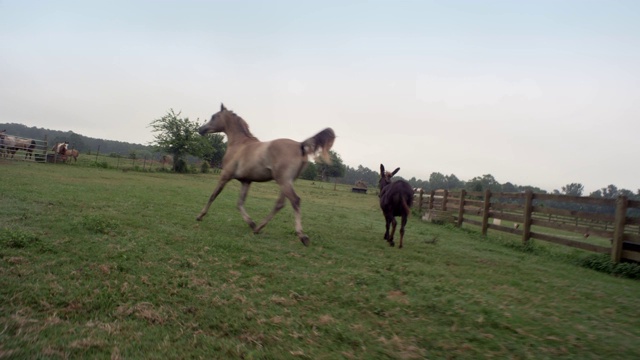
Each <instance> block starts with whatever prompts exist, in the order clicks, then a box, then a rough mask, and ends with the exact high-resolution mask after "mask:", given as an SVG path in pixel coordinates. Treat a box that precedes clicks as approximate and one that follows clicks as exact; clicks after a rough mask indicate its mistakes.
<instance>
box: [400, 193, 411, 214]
mask: <svg viewBox="0 0 640 360" xmlns="http://www.w3.org/2000/svg"><path fill="white" fill-rule="evenodd" d="M409 206H410V205H409V204H407V199H405V198H404V196H402V207H403V208H404V212H405V214H407V217H409V216H411V208H410V207H409Z"/></svg>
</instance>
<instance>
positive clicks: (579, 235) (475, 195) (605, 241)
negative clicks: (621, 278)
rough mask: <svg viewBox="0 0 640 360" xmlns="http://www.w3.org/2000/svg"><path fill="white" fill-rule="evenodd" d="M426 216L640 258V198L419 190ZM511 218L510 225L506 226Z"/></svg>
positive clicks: (526, 238)
mask: <svg viewBox="0 0 640 360" xmlns="http://www.w3.org/2000/svg"><path fill="white" fill-rule="evenodd" d="M416 196H417V197H418V201H417V202H416V205H415V206H416V207H417V208H418V209H419V211H420V212H421V213H424V214H425V217H424V218H425V219H427V220H440V221H447V222H452V223H453V224H455V225H456V226H458V227H460V226H462V224H469V225H473V226H478V227H481V229H482V234H483V235H486V234H487V232H488V230H495V231H501V232H505V233H509V234H513V235H517V236H521V238H522V241H523V243H525V244H526V243H527V242H529V240H531V239H538V240H543V241H547V242H550V243H555V244H560V245H564V246H570V247H574V248H579V249H583V250H587V251H593V252H596V253H604V254H610V255H611V260H612V261H613V262H616V263H617V262H620V261H621V260H633V261H640V201H638V200H629V199H627V198H626V197H625V196H619V197H618V198H617V199H601V198H591V197H579V196H568V195H553V194H536V193H533V192H532V191H525V192H522V193H492V192H491V191H489V190H487V191H485V192H473V191H465V190H461V191H451V192H450V191H447V190H437V191H431V192H430V193H424V192H422V191H420V192H418V193H416ZM507 223H511V226H506V224H507Z"/></svg>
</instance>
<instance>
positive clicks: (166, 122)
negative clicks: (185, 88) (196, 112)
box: [149, 109, 220, 172]
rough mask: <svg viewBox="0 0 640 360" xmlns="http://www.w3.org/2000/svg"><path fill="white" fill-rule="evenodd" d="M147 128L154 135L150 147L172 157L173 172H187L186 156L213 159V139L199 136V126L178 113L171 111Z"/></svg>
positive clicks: (214, 152)
mask: <svg viewBox="0 0 640 360" xmlns="http://www.w3.org/2000/svg"><path fill="white" fill-rule="evenodd" d="M149 126H150V127H151V128H152V131H153V133H154V141H153V142H152V145H153V146H154V147H155V148H156V150H157V151H160V152H164V153H168V154H170V155H171V156H172V157H173V171H176V172H186V171H187V166H186V162H185V158H186V156H187V155H193V156H196V157H201V158H202V157H204V156H207V157H213V156H214V154H216V153H217V150H215V149H213V145H212V140H211V139H214V138H215V137H210V136H206V137H203V136H200V134H198V128H199V127H200V126H199V124H198V123H197V122H193V121H191V120H189V118H181V117H180V113H177V114H176V113H175V112H174V111H173V109H171V110H169V111H168V112H167V114H166V115H165V116H163V117H161V118H160V119H156V120H154V121H152V122H151V124H150V125H149ZM218 136H220V135H218ZM207 160H208V159H207Z"/></svg>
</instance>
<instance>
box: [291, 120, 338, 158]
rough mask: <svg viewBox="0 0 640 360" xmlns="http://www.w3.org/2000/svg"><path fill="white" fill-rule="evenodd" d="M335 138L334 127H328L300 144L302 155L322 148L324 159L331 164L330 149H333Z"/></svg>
mask: <svg viewBox="0 0 640 360" xmlns="http://www.w3.org/2000/svg"><path fill="white" fill-rule="evenodd" d="M335 139H336V133H334V132H333V129H331V128H326V129H324V130H322V131H320V132H319V133H317V134H315V135H314V136H312V137H310V138H308V139H307V140H305V141H303V142H302V143H301V144H300V149H301V150H302V155H309V154H315V153H316V152H318V150H319V149H322V152H321V153H320V156H321V157H322V160H323V161H324V162H325V163H327V164H331V157H330V156H329V150H331V147H332V146H333V141H334V140H335Z"/></svg>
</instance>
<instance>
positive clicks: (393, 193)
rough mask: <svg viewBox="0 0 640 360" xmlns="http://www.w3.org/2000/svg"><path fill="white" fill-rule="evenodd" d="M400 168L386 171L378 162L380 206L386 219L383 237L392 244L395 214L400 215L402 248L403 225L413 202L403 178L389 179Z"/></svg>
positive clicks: (400, 246)
mask: <svg viewBox="0 0 640 360" xmlns="http://www.w3.org/2000/svg"><path fill="white" fill-rule="evenodd" d="M398 171H400V168H397V169H395V170H393V172H391V173H390V172H388V171H385V170H384V165H382V164H380V181H378V187H379V188H380V195H379V196H380V208H381V209H382V213H383V214H384V218H385V220H386V231H385V233H384V239H385V240H387V242H389V246H394V245H395V243H394V242H393V235H394V234H395V232H396V225H397V221H396V216H401V217H402V222H401V223H400V245H399V246H398V248H399V249H402V240H403V238H404V226H405V225H406V224H407V218H408V217H409V215H410V214H411V205H412V204H413V188H412V187H411V185H409V183H408V182H406V181H404V180H397V181H393V182H392V181H391V177H393V175H395V174H396V173H397V172H398ZM389 225H393V228H392V230H391V234H389Z"/></svg>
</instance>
